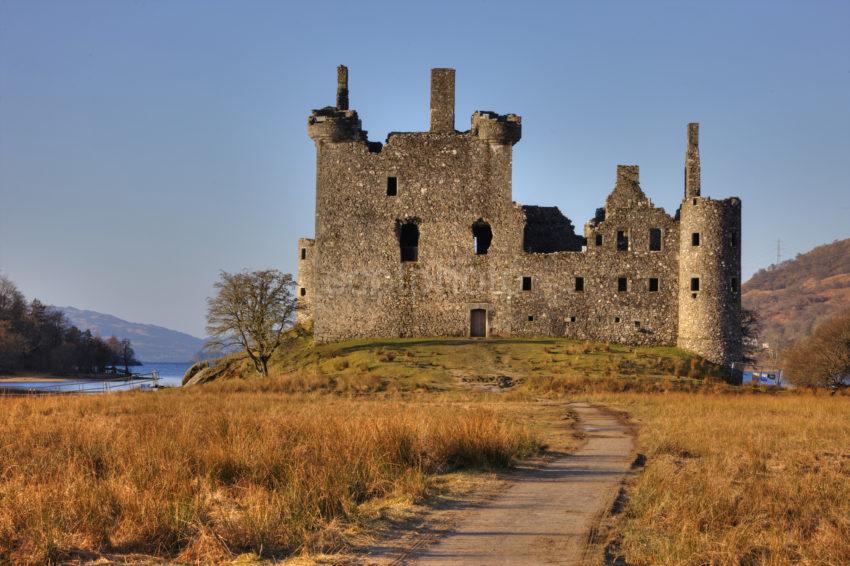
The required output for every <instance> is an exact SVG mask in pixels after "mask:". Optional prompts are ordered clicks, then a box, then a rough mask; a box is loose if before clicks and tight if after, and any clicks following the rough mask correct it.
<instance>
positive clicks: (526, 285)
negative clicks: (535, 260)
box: [522, 277, 531, 291]
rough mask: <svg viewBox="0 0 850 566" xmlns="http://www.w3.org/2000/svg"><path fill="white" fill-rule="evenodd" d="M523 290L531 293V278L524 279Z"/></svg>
mask: <svg viewBox="0 0 850 566" xmlns="http://www.w3.org/2000/svg"><path fill="white" fill-rule="evenodd" d="M522 290H523V291H531V277H523V278H522Z"/></svg>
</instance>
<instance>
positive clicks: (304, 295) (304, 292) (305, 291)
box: [301, 287, 307, 297]
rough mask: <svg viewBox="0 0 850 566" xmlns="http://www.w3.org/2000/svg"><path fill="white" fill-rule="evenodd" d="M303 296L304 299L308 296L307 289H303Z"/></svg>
mask: <svg viewBox="0 0 850 566" xmlns="http://www.w3.org/2000/svg"><path fill="white" fill-rule="evenodd" d="M301 296H302V297H306V296H307V289H306V288H304V287H301Z"/></svg>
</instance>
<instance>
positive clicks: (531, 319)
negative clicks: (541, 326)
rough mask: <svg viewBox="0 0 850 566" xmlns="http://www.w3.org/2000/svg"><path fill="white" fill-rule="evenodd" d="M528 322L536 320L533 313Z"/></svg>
mask: <svg viewBox="0 0 850 566" xmlns="http://www.w3.org/2000/svg"><path fill="white" fill-rule="evenodd" d="M528 322H534V315H533V314H530V315H528Z"/></svg>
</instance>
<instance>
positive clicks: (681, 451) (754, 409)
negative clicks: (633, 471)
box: [593, 393, 850, 565]
mask: <svg viewBox="0 0 850 566" xmlns="http://www.w3.org/2000/svg"><path fill="white" fill-rule="evenodd" d="M593 398H594V399H595V400H597V401H600V402H604V403H605V404H608V405H611V406H617V407H620V408H622V409H624V410H626V411H628V412H629V413H630V414H631V415H632V416H633V417H634V418H635V420H636V421H637V422H638V424H639V425H640V427H639V448H638V450H639V451H640V452H641V453H643V454H644V455H645V457H646V468H645V469H644V470H643V471H642V473H640V474H639V475H638V476H637V477H636V479H635V481H634V482H633V484H632V485H630V486H629V488H628V490H627V494H628V500H627V503H626V505H625V508H624V512H623V514H622V516H621V519H620V520H619V522H618V525H617V530H618V535H619V541H618V543H619V548H620V551H621V552H622V554H623V556H624V557H625V560H626V562H627V563H629V564H683V565H688V564H692V565H703V564H712V565H715V564H716V565H721V564H722V565H727V564H728V565H733V564H734V565H740V564H791V563H802V564H834V565H839V564H850V398H847V397H838V396H836V397H829V396H823V395H822V396H812V395H806V394H779V395H772V396H768V395H742V396H730V395H710V394H693V395H685V394H672V393H671V394H665V395H636V394H623V395H598V396H595V397H593Z"/></svg>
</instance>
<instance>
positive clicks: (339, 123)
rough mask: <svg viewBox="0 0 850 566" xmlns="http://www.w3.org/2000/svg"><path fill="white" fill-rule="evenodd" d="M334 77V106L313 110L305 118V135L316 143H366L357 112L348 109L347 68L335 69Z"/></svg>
mask: <svg viewBox="0 0 850 566" xmlns="http://www.w3.org/2000/svg"><path fill="white" fill-rule="evenodd" d="M336 76H337V85H336V106H325V107H324V108H319V109H318V110H313V112H311V113H310V117H309V118H307V134H308V135H309V136H310V137H311V138H312V139H313V141H315V142H316V143H320V142H329V143H340V142H350V141H366V137H367V136H366V132H365V131H364V130H363V125H362V124H361V123H360V118H359V117H358V116H357V111H356V110H349V108H348V67H346V66H345V65H340V66H339V67H337V69H336Z"/></svg>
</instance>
